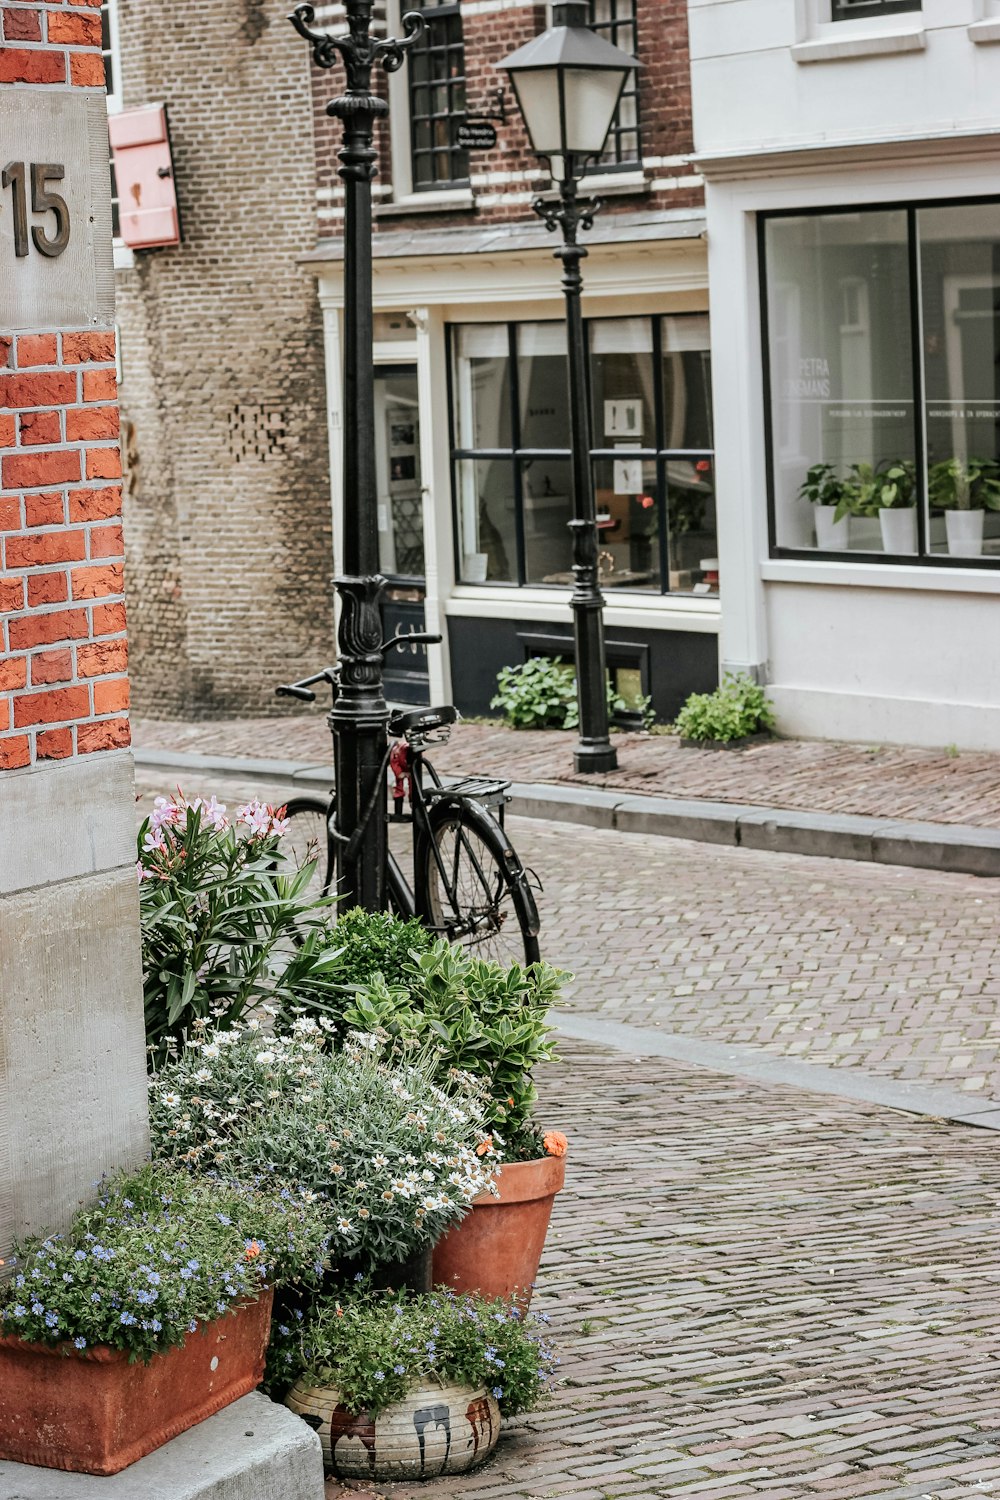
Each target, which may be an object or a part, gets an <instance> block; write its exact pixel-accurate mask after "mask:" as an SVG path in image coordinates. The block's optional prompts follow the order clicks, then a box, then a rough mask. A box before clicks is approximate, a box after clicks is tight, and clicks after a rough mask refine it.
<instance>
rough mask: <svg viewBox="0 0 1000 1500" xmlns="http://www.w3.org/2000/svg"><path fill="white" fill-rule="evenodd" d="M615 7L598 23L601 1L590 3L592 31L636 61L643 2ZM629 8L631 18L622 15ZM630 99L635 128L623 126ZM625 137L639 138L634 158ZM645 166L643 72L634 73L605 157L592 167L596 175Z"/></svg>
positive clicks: (613, 3)
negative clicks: (627, 100) (625, 142)
mask: <svg viewBox="0 0 1000 1500" xmlns="http://www.w3.org/2000/svg"><path fill="white" fill-rule="evenodd" d="M607 3H608V4H609V5H610V7H611V16H610V18H609V19H608V20H606V21H598V20H597V19H596V18H595V10H596V4H597V0H590V27H591V30H592V31H594V32H596V33H597V35H598V36H601V37H603V38H604V40H605V41H606V42H610V43H611V45H612V46H613V47H620V48H621V49H622V51H623V52H629V53H631V54H632V56H633V57H637V56H638V53H639V14H638V12H639V0H607ZM620 6H622V7H628V8H629V11H630V14H629V15H624V16H622V15H619V14H618V10H619V7H620ZM626 99H633V100H634V101H635V124H634V125H623V124H621V119H620V117H621V110H622V105H623V104H624V102H625V100H626ZM625 136H634V137H635V151H634V154H629V151H630V148H628V147H626V146H624V145H623V138H624V137H625ZM641 166H642V112H641V109H640V98H639V70H638V69H637V68H636V69H634V70H633V72H632V74H631V76H630V77H629V78H627V79H626V80H625V87H624V88H623V89H622V94H621V98H620V99H619V101H618V104H617V106H616V108H615V113H614V116H613V118H612V121H611V129H610V130H609V131H608V140H607V145H606V146H605V149H604V152H603V154H602V155H601V156H600V157H598V159H597V160H596V161H595V162H593V163H592V165H591V168H590V170H591V171H592V172H634V171H635V170H636V169H637V168H639V167H641Z"/></svg>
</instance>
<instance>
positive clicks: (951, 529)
mask: <svg viewBox="0 0 1000 1500" xmlns="http://www.w3.org/2000/svg"><path fill="white" fill-rule="evenodd" d="M985 515H986V512H985V511H983V510H946V511H945V513H944V529H945V534H946V535H947V537H948V551H949V552H950V553H951V555H952V557H979V556H980V554H981V553H982V550H983V519H984V517H985Z"/></svg>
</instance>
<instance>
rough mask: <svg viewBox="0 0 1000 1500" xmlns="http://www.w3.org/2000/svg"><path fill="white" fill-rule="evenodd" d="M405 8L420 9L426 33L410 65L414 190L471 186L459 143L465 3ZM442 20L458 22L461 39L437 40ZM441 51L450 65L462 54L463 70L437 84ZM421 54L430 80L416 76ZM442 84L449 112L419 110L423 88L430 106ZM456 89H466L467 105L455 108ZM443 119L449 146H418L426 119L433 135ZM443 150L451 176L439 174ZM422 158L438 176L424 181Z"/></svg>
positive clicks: (430, 1)
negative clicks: (435, 65)
mask: <svg viewBox="0 0 1000 1500" xmlns="http://www.w3.org/2000/svg"><path fill="white" fill-rule="evenodd" d="M402 8H403V9H404V10H407V9H414V10H419V12H420V13H421V15H422V16H423V18H424V34H423V36H422V37H421V38H420V39H419V41H417V43H416V44H415V46H414V48H413V49H412V51H411V52H410V56H409V60H408V63H407V68H406V80H407V81H406V103H407V111H408V126H409V132H410V139H409V159H410V189H411V191H412V192H414V193H434V192H441V191H442V190H443V189H444V190H447V189H449V188H463V187H468V186H469V173H470V165H469V153H468V151H466V150H463V149H462V148H461V147H459V146H458V145H456V143H455V123H456V122H457V121H459V120H464V119H465V116H466V109H465V107H464V101H465V87H466V77H467V75H466V71H465V37H464V34H463V28H462V8H461V5H460V3H459V0H442V3H439V4H435V3H434V0H422V3H420V4H418V5H414V6H409V5H403V7H402ZM442 22H443V23H444V24H445V25H446V26H454V25H457V40H455V39H454V37H451V38H447V37H446V38H445V40H444V41H435V38H434V32H435V27H437V28H440V26H441V23H442ZM441 53H444V55H445V58H446V64H447V59H448V57H449V54H452V53H457V54H459V55H460V57H461V72H460V73H459V74H457V75H456V76H455V77H451V76H450V74H449V75H448V76H447V77H446V78H445V79H444V80H439V82H438V83H437V84H435V82H434V80H433V78H432V76H431V75H432V73H433V67H432V62H431V59H432V58H433V57H434V56H435V55H440V54H441ZM421 57H424V58H427V59H428V67H427V74H428V76H427V78H426V79H418V78H417V77H416V76H415V75H416V71H417V70H416V68H415V66H414V63H415V62H416V61H417V59H419V58H421ZM442 84H443V85H444V87H446V88H447V90H448V109H447V111H446V112H445V113H444V114H440V113H434V112H433V111H430V109H428V112H427V113H423V112H419V113H418V111H417V107H416V105H417V99H418V96H419V93H420V91H422V90H423V91H425V92H426V96H427V100H428V106H429V105H430V99H431V92H432V90H433V89H434V88H435V87H440V86H441V85H442ZM456 88H460V89H461V91H462V100H463V107H462V109H460V110H455V109H452V107H451V104H452V98H453V93H454V91H455V89H456ZM442 120H443V121H444V122H445V128H446V130H447V133H448V143H447V145H435V144H434V143H433V140H432V143H431V144H430V145H428V146H420V145H418V144H417V140H418V133H419V129H418V128H419V126H420V125H421V124H423V123H425V122H426V123H429V124H430V127H431V134H432V136H433V130H434V124H435V122H436V121H442ZM442 153H447V156H448V162H449V167H450V168H451V169H452V170H451V173H450V175H449V176H447V177H438V176H437V175H436V159H437V158H439V157H440V156H441V155H442ZM422 159H427V160H428V161H429V162H430V164H431V167H432V170H433V171H434V172H435V175H433V176H432V177H430V178H428V179H425V180H421V178H420V175H419V163H420V161H421V160H422Z"/></svg>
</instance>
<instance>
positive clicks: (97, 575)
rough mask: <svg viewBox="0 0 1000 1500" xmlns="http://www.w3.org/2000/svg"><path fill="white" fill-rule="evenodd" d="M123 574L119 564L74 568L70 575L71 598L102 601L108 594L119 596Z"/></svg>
mask: <svg viewBox="0 0 1000 1500" xmlns="http://www.w3.org/2000/svg"><path fill="white" fill-rule="evenodd" d="M123 574H124V569H123V568H122V565H121V563H106V564H104V566H103V567H99V568H74V569H73V570H72V572H71V574H70V589H71V592H72V595H73V598H74V599H102V598H105V597H106V596H107V595H109V594H120V593H121V592H122V586H123Z"/></svg>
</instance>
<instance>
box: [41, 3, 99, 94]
mask: <svg viewBox="0 0 1000 1500" xmlns="http://www.w3.org/2000/svg"><path fill="white" fill-rule="evenodd" d="M48 40H49V41H50V42H57V43H61V44H62V45H63V46H69V47H99V46H100V45H101V18H100V16H93V15H79V14H75V13H74V12H72V11H60V10H50V11H49V19H48ZM103 81H104V80H103V78H102V80H101V82H102V83H103Z"/></svg>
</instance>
